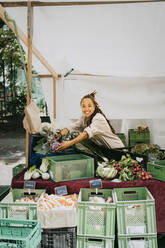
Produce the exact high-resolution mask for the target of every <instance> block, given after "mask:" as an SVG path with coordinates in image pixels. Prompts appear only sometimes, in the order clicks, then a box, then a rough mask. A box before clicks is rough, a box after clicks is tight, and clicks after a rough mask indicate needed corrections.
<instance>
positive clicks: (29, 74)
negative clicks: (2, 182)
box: [26, 0, 33, 167]
mask: <svg viewBox="0 0 165 248" xmlns="http://www.w3.org/2000/svg"><path fill="white" fill-rule="evenodd" d="M32 11H33V9H32V7H31V1H30V0H28V3H27V37H28V40H27V42H28V67H27V81H28V82H27V84H28V85H27V104H29V103H30V98H31V96H30V92H29V88H30V90H31V89H32V36H33V34H32V17H33V13H32ZM29 144H30V134H29V132H28V131H27V130H26V167H28V164H29V163H28V162H29Z"/></svg>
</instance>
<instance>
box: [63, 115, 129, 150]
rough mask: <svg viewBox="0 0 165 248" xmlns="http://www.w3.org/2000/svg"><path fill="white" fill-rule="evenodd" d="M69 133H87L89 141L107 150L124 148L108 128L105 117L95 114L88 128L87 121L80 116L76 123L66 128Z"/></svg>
mask: <svg viewBox="0 0 165 248" xmlns="http://www.w3.org/2000/svg"><path fill="white" fill-rule="evenodd" d="M68 130H69V131H71V132H84V131H86V132H87V133H88V137H89V139H91V140H92V141H93V142H95V143H96V144H98V145H102V146H105V147H108V148H121V147H124V145H123V143H122V141H121V140H120V138H119V137H118V136H117V135H116V134H114V133H113V132H112V130H111V127H110V126H109V124H108V122H107V120H106V119H105V117H104V116H103V115H102V114H100V113H97V114H96V115H95V116H94V117H93V119H92V122H91V124H90V125H89V126H87V120H86V119H85V117H84V116H82V117H81V118H80V119H79V120H78V121H76V122H75V123H74V124H73V125H71V126H70V127H69V128H68Z"/></svg>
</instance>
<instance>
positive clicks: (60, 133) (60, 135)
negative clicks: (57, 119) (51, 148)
mask: <svg viewBox="0 0 165 248" xmlns="http://www.w3.org/2000/svg"><path fill="white" fill-rule="evenodd" d="M68 132H69V130H68V129H67V128H64V129H62V130H61V132H57V133H56V134H55V138H56V140H59V139H60V138H61V137H62V136H65V135H66V134H67V133H68Z"/></svg>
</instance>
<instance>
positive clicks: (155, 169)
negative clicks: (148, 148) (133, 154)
mask: <svg viewBox="0 0 165 248" xmlns="http://www.w3.org/2000/svg"><path fill="white" fill-rule="evenodd" d="M147 171H149V172H150V173H151V175H152V177H153V178H155V179H158V180H160V181H163V182H165V160H157V161H155V162H148V163H147Z"/></svg>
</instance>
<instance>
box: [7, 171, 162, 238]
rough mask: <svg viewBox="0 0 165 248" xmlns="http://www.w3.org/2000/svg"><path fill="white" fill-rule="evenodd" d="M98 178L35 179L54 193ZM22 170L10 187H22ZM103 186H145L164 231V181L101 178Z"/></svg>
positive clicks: (77, 188) (72, 190) (159, 228)
mask: <svg viewBox="0 0 165 248" xmlns="http://www.w3.org/2000/svg"><path fill="white" fill-rule="evenodd" d="M94 179H98V178H89V179H80V180H78V181H77V180H76V181H66V182H58V183H56V182H54V181H52V180H47V181H43V180H42V179H37V180H35V182H36V188H38V189H46V191H47V192H48V193H49V194H53V193H54V188H55V187H59V186H63V185H66V187H67V190H68V193H69V194H72V193H77V194H78V193H79V191H80V189H81V188H89V187H90V184H89V181H90V180H94ZM24 183H25V181H24V171H22V172H21V173H20V174H18V175H16V176H15V177H14V178H13V180H12V184H11V187H12V188H23V187H24ZM102 185H103V188H105V189H113V188H124V187H147V188H148V189H149V190H150V192H151V193H152V195H153V197H154V198H155V205H156V220H157V231H158V233H165V211H164V208H165V182H161V181H159V180H155V179H152V180H147V181H139V180H134V181H130V182H120V183H115V182H112V181H109V180H102Z"/></svg>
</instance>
